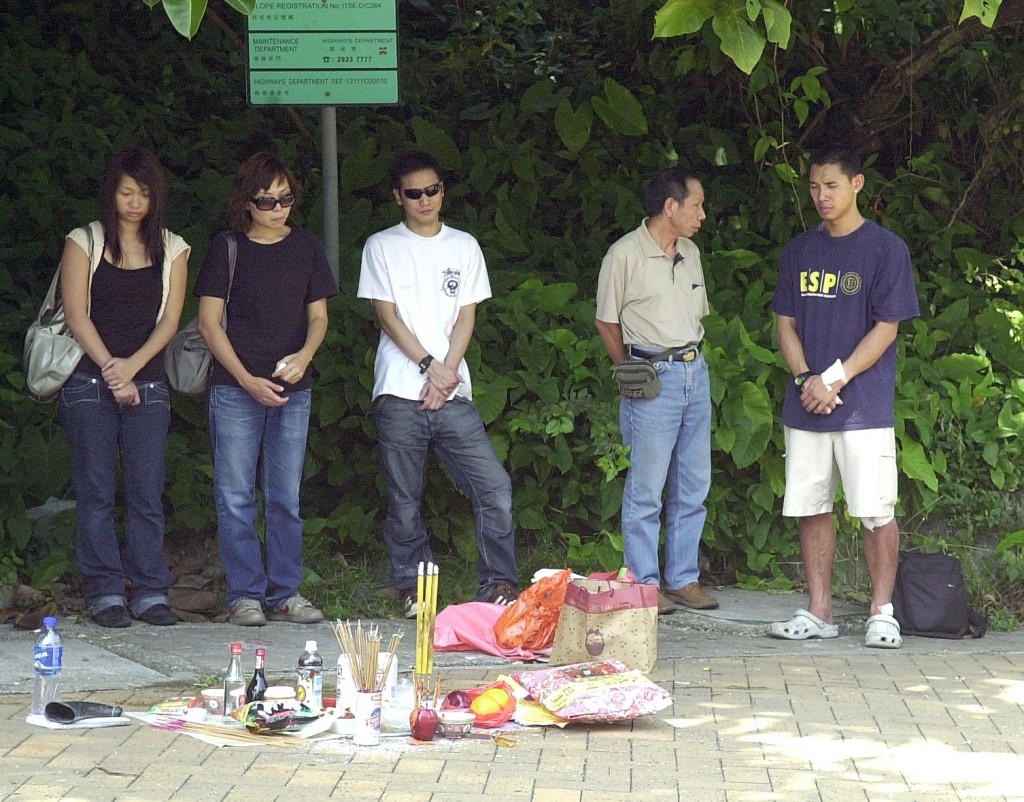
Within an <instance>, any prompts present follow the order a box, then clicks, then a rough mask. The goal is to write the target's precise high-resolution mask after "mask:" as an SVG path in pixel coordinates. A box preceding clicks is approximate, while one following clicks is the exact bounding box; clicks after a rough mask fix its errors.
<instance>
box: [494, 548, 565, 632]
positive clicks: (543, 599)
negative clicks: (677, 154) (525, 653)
mask: <svg viewBox="0 0 1024 802" xmlns="http://www.w3.org/2000/svg"><path fill="white" fill-rule="evenodd" d="M571 575H572V571H571V570H570V569H568V568H566V569H564V570H562V571H559V572H558V573H557V574H552V575H551V576H548V577H545V578H544V579H542V580H540V581H539V582H534V583H533V584H532V585H530V587H528V588H527V589H526V590H524V591H523V592H522V593H520V594H519V598H518V599H516V600H515V602H514V603H513V604H511V605H509V607H508V608H507V609H506V610H505V612H503V613H502V614H501V618H499V619H498V620H497V622H496V623H495V624H494V635H495V638H496V639H497V641H498V645H499V646H502V647H504V648H506V649H514V648H516V647H519V648H522V649H530V650H533V651H537V650H539V649H548V648H550V647H551V644H552V643H554V640H555V627H557V626H558V616H559V614H560V613H561V611H562V602H563V601H564V600H565V590H566V588H568V587H569V577H570V576H571Z"/></svg>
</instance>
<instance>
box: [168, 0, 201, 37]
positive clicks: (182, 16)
mask: <svg viewBox="0 0 1024 802" xmlns="http://www.w3.org/2000/svg"><path fill="white" fill-rule="evenodd" d="M206 3H207V0H163V4H164V11H165V12H166V13H167V19H169V20H170V21H171V25H173V26H174V30H176V31H177V32H178V33H180V34H181V35H182V36H184V37H185V38H186V39H191V38H192V37H193V36H195V35H196V32H197V31H198V30H199V23H201V22H202V21H203V15H204V14H206Z"/></svg>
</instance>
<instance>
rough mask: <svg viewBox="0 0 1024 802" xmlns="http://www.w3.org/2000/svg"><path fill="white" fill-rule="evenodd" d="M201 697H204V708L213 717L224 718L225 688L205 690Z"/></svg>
mask: <svg viewBox="0 0 1024 802" xmlns="http://www.w3.org/2000/svg"><path fill="white" fill-rule="evenodd" d="M201 696H202V697H203V707H205V708H206V711H207V712H208V713H209V714H210V715H211V716H223V715H224V689H223V688H204V689H203V691H202V693H201Z"/></svg>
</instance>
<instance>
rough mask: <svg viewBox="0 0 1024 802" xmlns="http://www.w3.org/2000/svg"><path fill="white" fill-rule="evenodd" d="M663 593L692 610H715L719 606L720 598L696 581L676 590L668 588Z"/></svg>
mask: <svg viewBox="0 0 1024 802" xmlns="http://www.w3.org/2000/svg"><path fill="white" fill-rule="evenodd" d="M662 595H665V596H668V597H669V598H670V599H671V600H672V601H673V602H675V603H676V604H681V605H683V607H689V608H690V609H691V610H715V609H717V608H718V599H716V598H715V597H714V596H712V595H711V594H710V593H707V592H705V591H704V590H702V589H701V586H700V585H699V584H697V583H696V582H691V583H690V584H689V585H683V586H682V587H681V588H676V589H675V590H668V589H667V588H666V589H665V590H664V591H663V592H662Z"/></svg>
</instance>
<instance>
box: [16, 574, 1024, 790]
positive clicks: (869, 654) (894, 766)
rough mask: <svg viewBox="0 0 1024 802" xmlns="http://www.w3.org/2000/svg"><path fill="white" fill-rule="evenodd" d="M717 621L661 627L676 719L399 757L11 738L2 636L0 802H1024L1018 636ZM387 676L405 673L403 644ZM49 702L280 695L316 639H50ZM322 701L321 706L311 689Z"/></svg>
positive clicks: (766, 611) (94, 734) (326, 746)
mask: <svg viewBox="0 0 1024 802" xmlns="http://www.w3.org/2000/svg"><path fill="white" fill-rule="evenodd" d="M718 596H719V598H720V599H721V601H722V606H721V608H720V609H719V610H715V611H708V612H702V613H690V612H679V613H676V614H675V615H672V616H667V617H664V618H662V619H661V621H660V623H659V664H658V668H657V669H656V670H655V671H654V672H651V674H650V677H651V678H652V679H654V680H655V681H657V682H659V683H660V684H662V685H663V687H665V688H666V689H667V690H668V691H669V692H670V693H672V695H673V698H674V705H673V707H671V708H669V709H668V710H666V711H664V712H663V713H662V714H659V715H657V716H652V717H649V718H645V719H640V720H636V721H633V722H624V723H620V724H613V725H601V726H583V725H571V726H569V727H566V728H565V729H562V730H557V729H554V728H534V729H530V730H526V731H523V732H521V733H517V734H516V735H515V737H514V740H515V743H514V745H513V746H499V745H496V744H495V743H493V742H491V741H489V740H462V741H435V743H434V744H432V745H431V746H427V747H414V746H411V745H410V744H408V742H407V740H406V739H404V738H392V739H385V740H384V742H383V743H382V745H381V746H380V747H375V748H365V747H364V748H360V747H355V746H353V745H352V744H351V742H350V741H333V742H326V743H322V744H307V745H304V746H303V747H302V748H301V749H294V750H293V749H281V748H279V747H274V746H256V747H251V748H250V747H238V748H236V747H226V748H219V749H218V748H217V747H213V746H210V745H207V744H204V743H202V742H200V741H198V740H196V739H194V738H191V737H189V736H187V735H182V734H176V733H172V732H165V731H162V730H156V729H153V728H150V727H148V726H144V725H141V724H138V723H134V722H133V723H132V724H131V725H129V726H127V727H117V728H111V729H96V730H77V731H61V732H54V731H49V730H44V729H40V728H37V727H33V726H31V725H28V724H26V723H25V721H24V719H25V715H26V713H27V711H28V703H29V694H30V693H31V679H32V668H31V654H32V642H33V640H34V635H33V633H29V632H17V631H14V630H13V629H12V628H10V627H4V628H0V693H2V694H5V695H2V696H0V721H3V723H4V727H3V730H2V731H0V800H26V801H29V800H31V802H42V801H43V800H75V801H76V802H78V801H79V800H83V801H86V802H94V801H96V802H99V801H100V800H122V801H124V802H130V801H133V800H147V801H148V800H172V799H173V800H218V801H219V800H224V801H225V802H226V801H227V800H243V799H245V800H251V799H254V798H256V799H260V800H282V802H284V801H288V802H291V800H296V801H297V800H300V799H301V800H302V801H303V802H310V800H319V799H334V798H338V799H341V798H344V799H348V800H356V801H357V802H358V801H359V800H390V801H393V802H449V801H451V802H455V801H456V800H457V801H458V802H473V800H478V799H479V800H482V799H484V798H486V799H488V800H510V801H513V802H519V801H520V800H522V802H527V800H529V801H530V802H547V800H551V802H556V801H557V802H566V801H568V802H598V800H601V801H606V800H628V799H658V800H661V799H670V800H683V799H685V800H686V802H703V800H715V802H738V801H742V802H755V801H756V802H762V801H763V800H786V802H790V801H793V802H802V801H803V800H808V801H809V800H818V801H819V802H820V801H823V800H841V801H842V802H847V801H848V800H871V802H881V801H882V800H901V801H913V802H916V801H917V800H925V799H927V800H929V802H932V801H934V802H944V801H945V800H967V799H970V800H973V801H977V800H1024V633H1020V632H1017V633H990V634H988V635H986V636H985V637H984V638H982V639H980V640H966V641H944V640H935V639H927V638H910V637H908V638H907V639H906V640H905V642H904V647H903V648H902V649H900V650H898V651H883V650H872V649H866V648H865V647H864V646H863V622H864V619H865V617H866V616H865V613H864V610H863V609H862V608H860V607H859V606H856V605H849V604H843V605H839V606H838V608H837V612H838V620H839V623H840V631H841V634H840V637H839V638H836V639H834V640H830V641H804V642H789V641H780V640H774V639H771V638H768V637H765V636H764V635H763V631H764V626H765V624H766V623H767V622H769V621H773V620H781V619H785V618H788V617H789V616H790V615H791V613H792V611H793V610H794V609H795V608H796V607H799V606H803V605H804V604H805V603H806V599H805V598H804V597H802V596H775V595H768V594H762V593H753V592H749V591H742V590H737V589H734V588H726V589H723V590H721V591H719V592H718ZM379 623H380V624H381V629H382V632H383V633H384V634H385V637H387V636H388V635H389V634H390V633H391V632H394V631H395V630H396V629H402V630H403V631H405V632H406V633H407V634H406V637H405V638H404V639H403V644H402V650H401V654H400V657H401V667H402V669H403V670H406V669H408V668H411V665H412V655H413V643H412V642H413V637H412V635H413V622H406V621H381V622H379ZM61 629H62V632H63V634H64V638H65V663H64V665H65V669H64V688H65V697H66V698H72V699H89V700H93V701H104V702H109V703H114V704H121V705H123V706H124V707H125V709H126V710H145V709H147V708H148V707H149V705H150V704H152V703H153V702H155V701H159V700H161V699H163V698H167V697H169V696H173V695H177V694H179V693H182V692H192V691H194V690H196V689H197V688H198V687H199V686H200V685H202V684H207V683H208V682H209V681H213V680H214V679H215V678H217V677H219V675H220V674H221V672H222V671H223V670H224V667H225V665H226V663H227V652H228V644H229V643H230V642H231V641H232V640H240V641H242V642H243V643H245V644H246V655H245V658H246V663H247V664H248V663H249V661H250V660H251V655H252V649H253V648H254V647H255V646H256V645H263V646H265V647H266V648H267V657H268V677H269V679H270V680H271V681H272V682H273V681H274V680H275V679H276V680H280V681H282V682H288V683H290V682H292V681H293V680H292V669H293V666H294V661H295V659H296V658H297V657H298V655H299V653H300V652H301V651H302V647H303V644H304V643H305V641H306V639H307V638H315V639H316V640H317V641H318V643H319V645H320V648H321V651H322V653H323V655H324V658H325V663H327V664H328V665H333V663H334V662H335V661H336V659H337V656H338V647H337V644H336V641H335V639H334V635H333V633H332V631H331V629H330V626H329V625H328V624H327V623H324V624H321V625H313V626H307V627H298V626H295V625H287V624H270V625H268V626H266V627H262V628H260V629H247V628H241V627H232V626H230V625H226V624H222V625H215V624H203V625H198V624H187V625H179V626H177V627H174V628H173V629H161V628H157V627H149V626H146V625H140V624H135V625H133V626H132V627H131V628H130V629H128V630H104V629H101V628H100V627H97V626H95V625H94V624H91V623H88V622H84V623H67V624H62V626H61ZM436 664H437V668H438V670H439V672H440V673H441V675H442V676H443V678H444V683H445V686H446V687H447V688H449V689H451V688H457V687H471V686H473V685H477V684H480V683H482V682H485V681H489V680H491V679H493V678H494V677H495V676H496V675H497V674H499V673H506V672H509V671H516V670H522V669H524V668H526V669H528V668H529V666H523V665H521V664H514V663H510V662H508V661H504V660H501V659H500V658H496V657H490V656H486V655H481V654H478V653H443V654H438V655H437V659H436ZM328 687H333V686H332V684H331V683H330V682H328Z"/></svg>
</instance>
